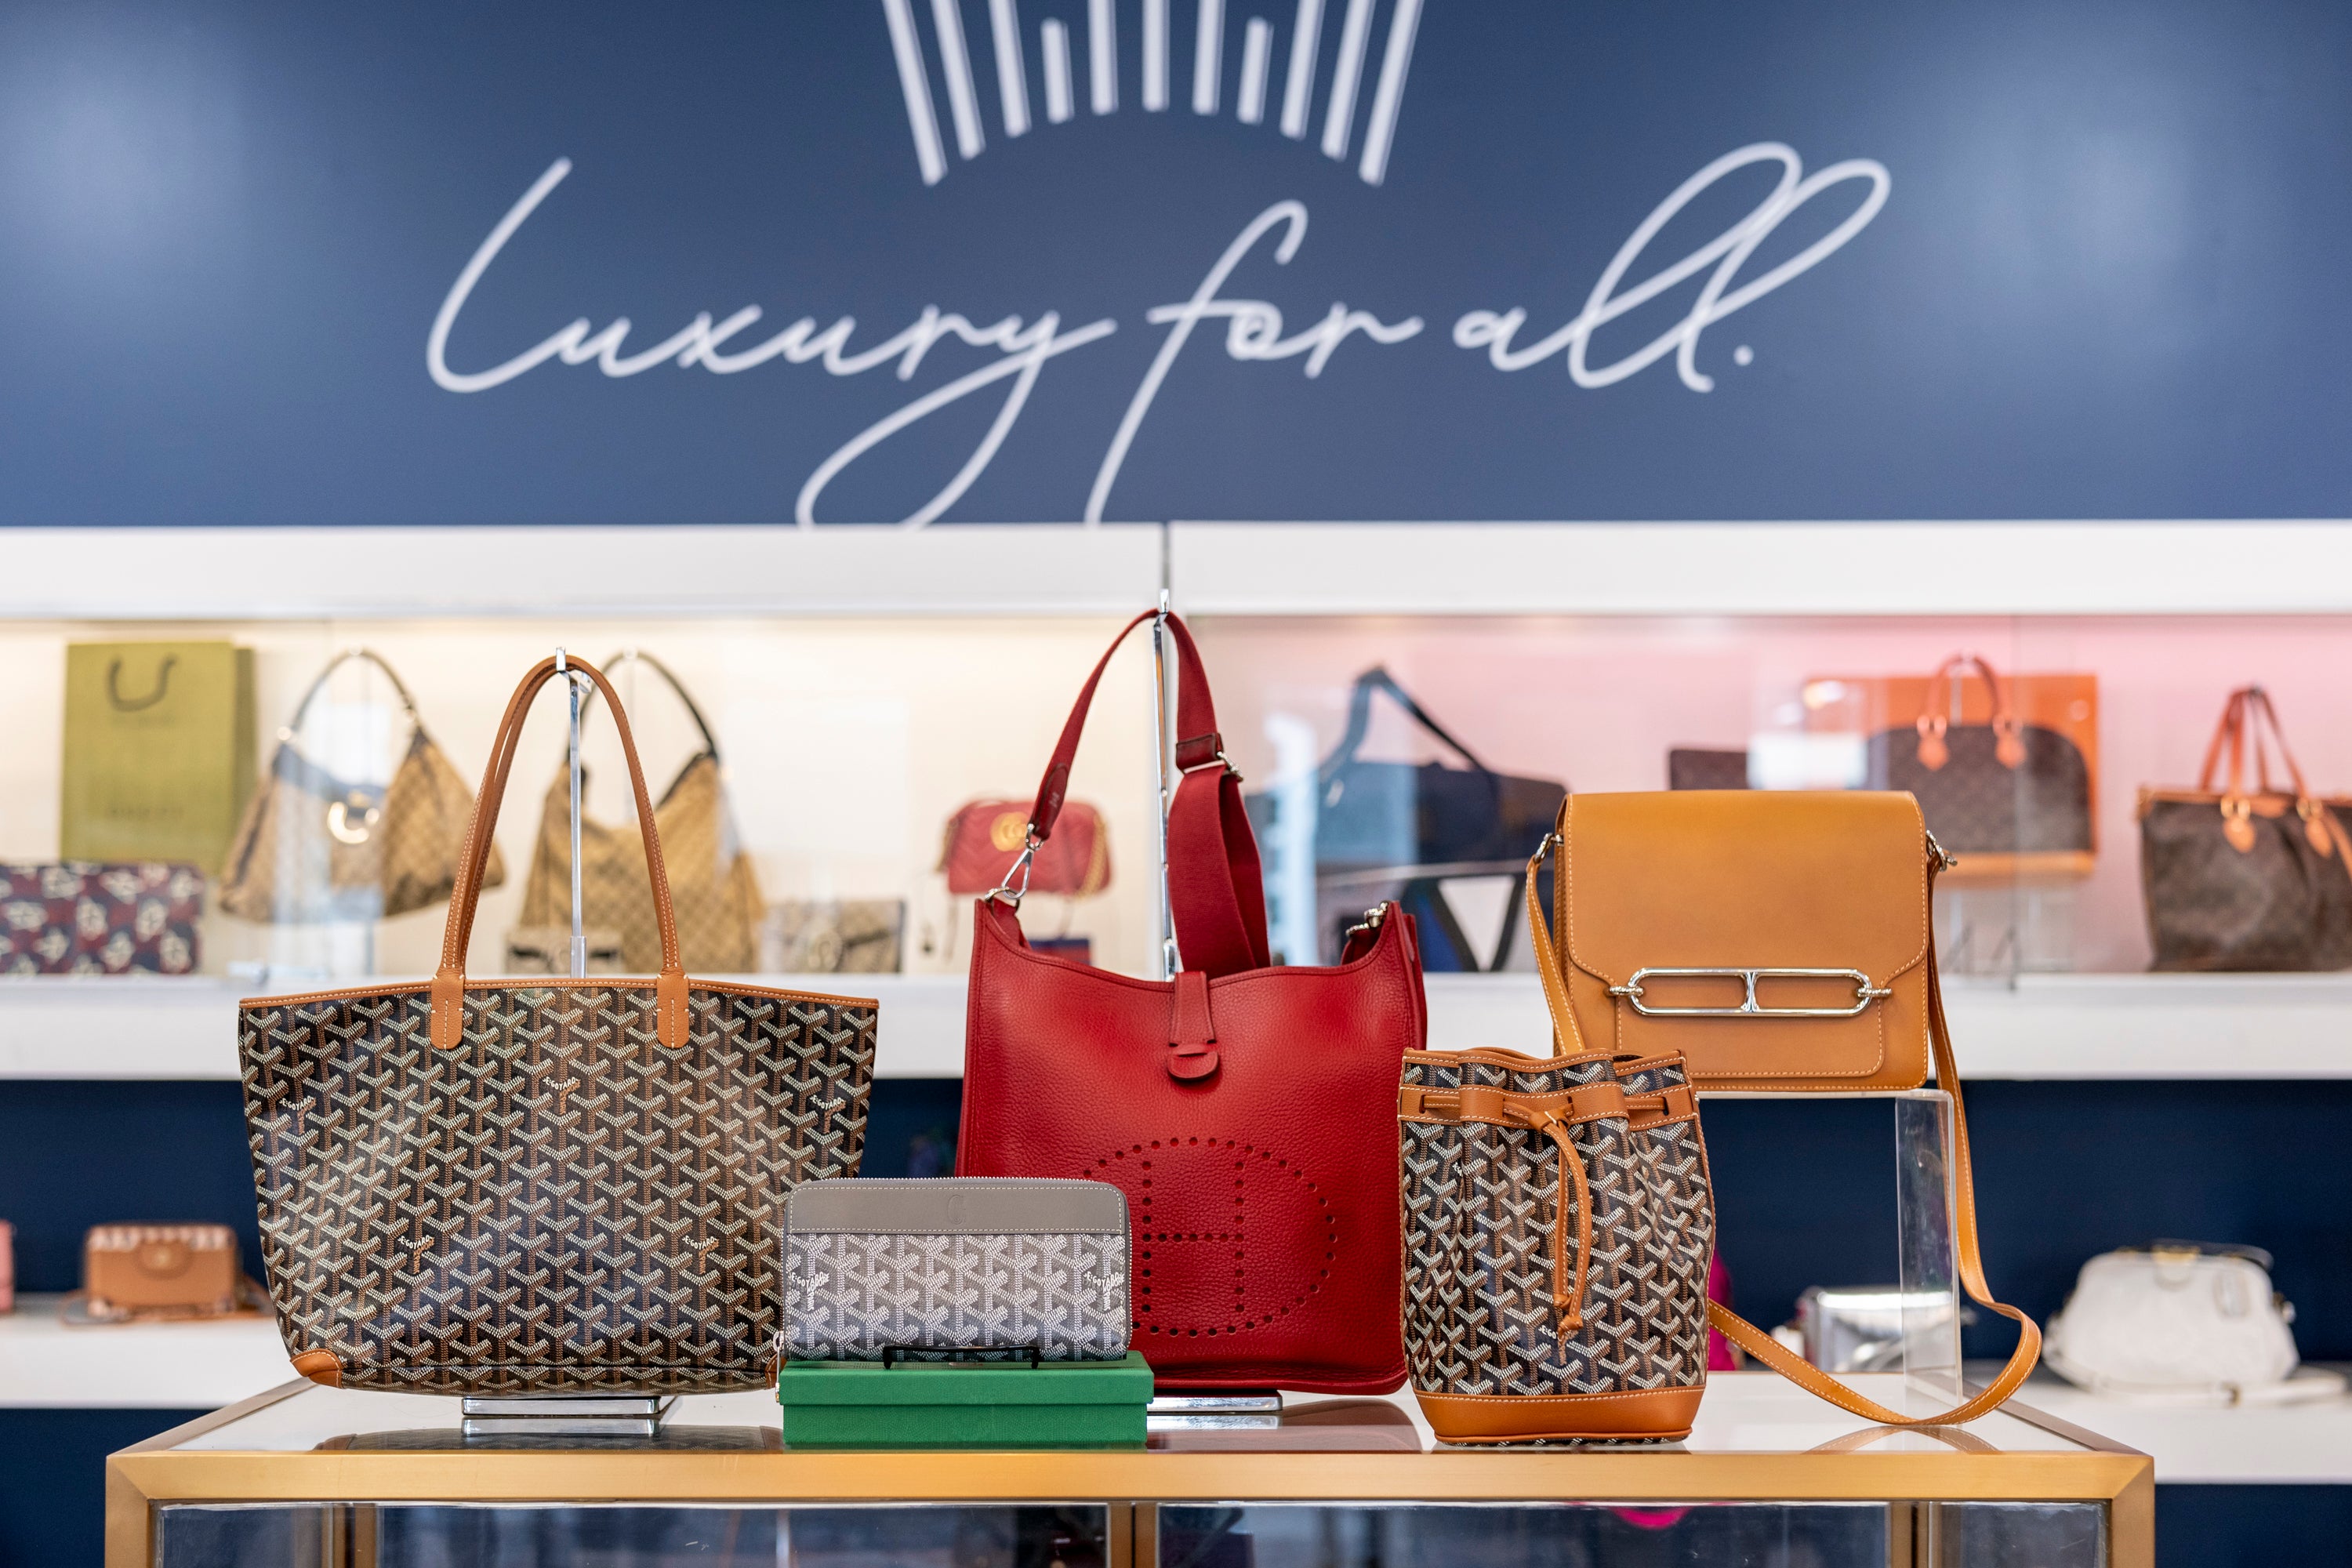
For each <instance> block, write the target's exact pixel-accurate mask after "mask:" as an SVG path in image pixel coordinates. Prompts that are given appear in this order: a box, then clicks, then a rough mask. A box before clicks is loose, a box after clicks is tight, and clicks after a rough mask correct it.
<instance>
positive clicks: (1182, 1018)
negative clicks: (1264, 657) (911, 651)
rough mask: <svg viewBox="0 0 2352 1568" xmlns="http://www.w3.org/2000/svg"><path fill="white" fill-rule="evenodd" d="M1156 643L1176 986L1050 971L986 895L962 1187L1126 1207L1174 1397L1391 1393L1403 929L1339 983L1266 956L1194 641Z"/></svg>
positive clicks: (1051, 806) (1416, 1019)
mask: <svg viewBox="0 0 2352 1568" xmlns="http://www.w3.org/2000/svg"><path fill="white" fill-rule="evenodd" d="M1151 618H1152V617H1151V616H1148V615H1147V616H1139V617H1137V619H1136V620H1134V621H1132V622H1130V623H1129V626H1128V627H1127V630H1129V631H1131V630H1133V629H1134V627H1135V626H1139V625H1141V624H1142V623H1143V622H1144V621H1146V620H1150V619H1151ZM1166 627H1167V631H1168V633H1169V634H1170V636H1171V639H1172V641H1173V645H1174V652H1175V656H1176V666H1177V699H1176V714H1177V733H1178V734H1179V735H1180V736H1181V737H1182V738H1181V740H1180V741H1179V742H1177V746H1176V752H1175V762H1176V765H1177V766H1178V768H1180V769H1181V770H1182V776H1181V781H1180V782H1179V784H1178V785H1177V789H1176V796H1175V799H1174V801H1173V802H1172V803H1171V807H1170V810H1169V816H1168V867H1167V872H1168V883H1169V889H1170V901H1171V911H1172V913H1173V915H1174V917H1175V926H1176V939H1177V944H1178V947H1179V950H1180V952H1181V955H1182V960H1183V968H1182V969H1181V971H1180V972H1179V973H1177V974H1176V975H1175V976H1174V977H1173V978H1172V979H1170V980H1164V981H1151V980H1139V979H1134V978H1130V977H1129V976H1127V975H1124V974H1114V973H1108V972H1107V971H1105V970H1100V969H1095V968H1092V967H1090V966H1088V965H1087V964H1083V963H1073V962H1071V961H1070V960H1067V959H1063V958H1055V957H1052V956H1049V955H1047V954H1045V953H1042V952H1036V951H1034V949H1032V948H1031V947H1030V946H1029V945H1028V943H1027V942H1025V941H1024V938H1023V936H1022V931H1021V919H1020V912H1019V907H1018V904H1019V900H1018V898H1017V896H1016V889H1014V888H1010V887H1008V888H1006V889H1002V890H1001V892H1000V893H999V894H997V895H992V896H991V897H988V898H984V899H982V900H979V901H978V902H977V903H976V904H975V905H974V906H973V917H972V919H973V926H974V931H973V938H972V953H971V986H970V995H971V1001H970V1009H971V1011H970V1016H969V1023H968V1027H967V1029H966V1033H965V1045H964V1100H963V1127H962V1136H961V1140H960V1141H959V1142H958V1143H957V1146H956V1163H957V1173H958V1174H959V1175H966V1176H1062V1177H1081V1178H1086V1179H1088V1180H1093V1181H1100V1182H1108V1183H1110V1184H1113V1185H1115V1186H1117V1187H1118V1188H1119V1189H1120V1190H1121V1191H1122V1192H1124V1193H1125V1194H1127V1200H1128V1205H1129V1213H1130V1214H1131V1215H1133V1216H1134V1229H1135V1241H1134V1245H1135V1269H1136V1282H1135V1349H1137V1350H1138V1351H1139V1352H1142V1354H1143V1357H1144V1359H1145V1360H1147V1361H1149V1362H1150V1363H1151V1367H1152V1371H1153V1372H1154V1373H1157V1374H1158V1377H1159V1381H1160V1384H1161V1385H1162V1386H1163V1387H1168V1388H1178V1389H1181V1388H1242V1387H1260V1388H1266V1387H1276V1386H1279V1387H1283V1388H1293V1389H1300V1390H1306V1391H1309V1392H1315V1393H1328V1394H1370V1393H1386V1392H1388V1391H1389V1390H1391V1389H1393V1388H1395V1387H1396V1386H1398V1384H1401V1383H1402V1382H1403V1381H1404V1339H1403V1331H1402V1324H1401V1322H1400V1320H1399V1316H1398V1300H1399V1295H1400V1291H1401V1288H1402V1286H1401V1282H1402V1263H1401V1258H1400V1251H1399V1247H1400V1237H1399V1229H1398V1224H1397V1194H1396V1177H1395V1173H1394V1168H1393V1167H1392V1165H1391V1163H1390V1155H1389V1150H1390V1148H1391V1146H1392V1142H1391V1141H1392V1139H1393V1137H1394V1132H1393V1129H1392V1127H1391V1121H1390V1119H1391V1116H1392V1115H1393V1110H1392V1109H1391V1107H1392V1105H1393V1103H1394V1100H1393V1097H1394V1095H1395V1092H1396V1081H1397V1070H1398V1065H1399V1063H1400V1062H1402V1059H1403V1057H1404V1053H1405V1052H1406V1050H1408V1049H1410V1048H1412V1047H1418V1046H1419V1045H1420V1044H1421V1043H1422V1041H1423V1037H1424V1033H1425V1030H1426V1012H1425V1007H1424V1004H1423V997H1422V989H1421V963H1420V957H1419V953H1418V952H1417V951H1416V948H1415V945H1414V931H1413V926H1412V921H1411V920H1410V919H1409V918H1407V917H1404V916H1402V915H1399V914H1397V913H1396V912H1395V911H1393V910H1388V909H1382V910H1374V911H1372V912H1371V913H1370V914H1368V915H1367V916H1366V917H1365V919H1364V921H1362V923H1361V928H1360V930H1359V931H1357V932H1356V933H1355V935H1354V936H1353V937H1351V938H1350V940H1349V944H1348V949H1347V952H1345V954H1344V956H1343V959H1342V962H1341V963H1339V965H1338V966H1336V967H1333V968H1314V967H1282V966H1277V965H1274V964H1271V963H1269V962H1268V957H1267V950H1266V929H1265V889H1264V888H1263V886H1262V884H1261V882H1260V880H1259V870H1258V858H1257V847H1256V844H1255V841H1254V840H1253V839H1252V837H1251V836H1250V826H1249V819H1248V817H1247V816H1246V815H1245V814H1244V810H1243V807H1242V799H1241V787H1240V784H1241V780H1240V776H1239V775H1238V774H1237V773H1234V770H1233V768H1232V766H1231V765H1230V764H1229V763H1227V762H1226V760H1225V755H1224V742H1223V739H1222V738H1221V737H1220V736H1219V735H1218V733H1217V721H1216V713H1215V710H1214V709H1213V706H1212V704H1211V701H1210V697H1209V683H1208V679H1207V676H1206V674H1205V673H1204V671H1203V670H1202V666H1201V657H1200V651H1199V649H1198V648H1196V647H1194V646H1193V643H1192V635H1191V633H1190V632H1188V631H1187V630H1186V629H1185V626H1184V623H1183V622H1182V621H1181V620H1178V619H1176V618H1175V617H1174V616H1169V617H1168V618H1167V620H1166ZM1120 635H1121V637H1124V636H1125V635H1126V633H1125V632H1124V631H1123V632H1122V633H1121V634H1120ZM1113 647H1114V648H1116V647H1117V644H1116V643H1114V644H1113ZM1109 660H1110V656H1109V654H1108V653H1106V654H1105V655H1104V656H1103V660H1102V663H1100V664H1097V666H1096V667H1095V671H1094V674H1093V675H1092V676H1090V677H1088V678H1087V683H1086V686H1085V688H1084V689H1082V690H1081V691H1080V692H1079V694H1078V701H1077V706H1076V710H1073V711H1072V713H1071V715H1070V719H1069V722H1068V723H1067V724H1066V726H1065V727H1064V729H1063V731H1062V737H1061V742H1060V743H1059V744H1058V745H1057V746H1056V747H1055V752H1054V757H1053V761H1052V763H1051V764H1050V765H1049V766H1048V767H1047V768H1046V770H1045V782H1044V783H1043V784H1042V785H1041V786H1040V787H1039V789H1038V792H1037V798H1036V801H1035V803H1034V805H1033V806H1032V807H1031V810H1030V814H1029V820H1028V840H1029V843H1030V844H1032V845H1043V844H1045V842H1047V841H1048V840H1049V838H1050V837H1051V836H1052V834H1053V832H1054V826H1055V817H1056V816H1057V815H1058V813H1059V812H1060V810H1061V806H1062V803H1063V798H1064V795H1065V792H1066V789H1067V786H1068V783H1069V773H1070V764H1071V761H1072V759H1073V758H1074V757H1075V756H1076V751H1077V744H1078V737H1079V734H1080V732H1081V731H1083V729H1084V727H1085V724H1086V719H1087V708H1088V706H1089V704H1091V702H1092V701H1093V700H1094V693H1095V687H1096V685H1097V682H1099V681H1100V679H1102V673H1103V667H1104V665H1107V664H1108V663H1109Z"/></svg>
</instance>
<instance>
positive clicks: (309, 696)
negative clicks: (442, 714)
mask: <svg viewBox="0 0 2352 1568" xmlns="http://www.w3.org/2000/svg"><path fill="white" fill-rule="evenodd" d="M354 660H361V661H364V662H366V663H368V664H371V665H373V666H374V667H375V668H378V669H380V670H382V671H383V676H384V679H386V680H388V681H389V682H391V684H392V689H393V692H394V695H395V696H397V697H398V698H399V699H400V706H401V709H402V710H403V711H404V713H405V714H406V715H407V718H408V724H409V734H408V747H407V750H406V751H405V752H403V753H402V755H401V759H400V763H399V765H398V766H397V767H395V768H394V770H393V774H392V781H391V782H390V783H389V784H352V783H350V782H348V781H346V780H343V779H341V778H338V777H336V776H335V775H334V774H333V773H331V772H329V771H328V770H327V769H326V768H324V767H322V766H320V764H319V763H316V762H314V761H312V760H311V759H310V757H308V756H305V755H304V754H303V752H302V748H301V746H300V745H299V742H298V739H297V737H299V735H300V733H301V731H302V721H303V719H304V718H305V717H306V716H307V715H308V714H309V713H310V704H311V703H313V702H315V701H317V700H318V698H319V693H320V692H321V691H323V690H325V689H326V686H327V680H328V678H329V677H331V676H332V675H333V674H334V673H335V671H336V670H337V669H339V668H341V667H342V666H344V665H346V664H349V663H351V662H352V661H354ZM473 810H474V797H473V795H472V793H471V792H469V791H468V790H467V788H466V781H465V780H464V779H463V778H461V777H459V776H458V773H457V769H456V768H454V767H452V766H451V765H450V763H449V759H448V758H447V757H446V756H445V755H443V754H442V752H441V748H440V747H439V746H437V745H436V744H435V743H434V742H433V737H432V736H431V735H429V734H427V733H426V732H425V721H424V719H423V718H422V717H420V716H419V715H418V713H417V711H416V700H415V698H414V697H412V696H410V695H409V692H408V688H407V686H406V685H405V684H404V683H403V682H402V680H401V679H400V677H399V676H398V675H396V674H394V672H393V668H392V666H390V665H389V664H386V663H385V662H384V661H383V658H380V657H378V656H377V655H376V654H374V653H373V652H371V651H370V650H368V649H366V648H363V647H362V648H352V649H351V650H349V651H347V652H343V653H339V654H337V655H336V656H335V657H334V658H331V659H330V660H328V661H327V667H326V668H324V669H322V670H320V672H319V677H318V679H316V680H313V681H312V682H311V683H310V690H308V691H306V692H304V693H303V694H302V700H301V701H300V702H299V703H297V704H295V707H294V717H293V718H292V719H290V720H289V721H287V724H286V727H285V728H284V729H282V730H280V731H278V750H277V752H276V753H275V754H274V755H272V757H271V758H270V762H269V776H268V778H267V779H266V780H264V781H263V783H262V786H261V788H260V789H258V790H257V791H256V792H255V793H254V796H253V799H252V800H251V801H250V802H248V803H247V805H246V808H245V818H244V820H243V821H241V822H239V823H238V824H237V829H236V840H235V841H234V842H233V843H232V844H230V846H229V851H228V868H227V869H226V871H225V872H224V873H223V880H222V884H221V891H220V906H221V908H222V909H224V910H227V911H228V912H229V913H230V914H233V915H235V916H236V917H237V918H238V919H240V920H248V921H352V920H357V921H372V920H377V919H389V918H391V917H392V916H394V915H404V914H407V913H408V912H410V911H411V910H422V909H429V908H430V907H432V906H433V905H435V904H437V903H439V902H440V901H441V900H444V899H446V898H447V897H448V896H449V890H450V889H452V888H453V887H455V886H456V885H457V861H458V857H459V855H460V853H461V852H462V851H463V849H464V847H465V842H466V824H467V819H468V818H469V817H470V816H472V815H473ZM504 880H506V862H505V861H503V860H502V859H500V858H499V852H498V847H497V846H495V845H493V846H492V847H491V848H490V858H489V864H488V868H486V869H485V870H484V871H483V873H482V886H484V887H485V888H495V887H497V886H498V885H499V883H500V882H503V881H504Z"/></svg>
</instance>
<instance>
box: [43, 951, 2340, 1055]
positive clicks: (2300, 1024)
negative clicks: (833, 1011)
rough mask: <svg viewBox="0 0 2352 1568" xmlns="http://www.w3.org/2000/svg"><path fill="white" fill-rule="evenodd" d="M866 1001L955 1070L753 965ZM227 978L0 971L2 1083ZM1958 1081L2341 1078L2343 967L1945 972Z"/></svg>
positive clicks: (1495, 1034) (949, 1047) (925, 979)
mask: <svg viewBox="0 0 2352 1568" xmlns="http://www.w3.org/2000/svg"><path fill="white" fill-rule="evenodd" d="M760 981H761V984H771V985H782V986H786V987H790V988H796V989H803V990H809V991H817V992H824V993H830V994H856V995H861V996H872V997H874V998H875V999H876V1000H877V1002H878V1003H879V1004H880V1005H881V1009H882V1024H881V1038H880V1049H879V1053H878V1057H877V1064H876V1069H875V1070H876V1073H877V1076H878V1077H882V1078H955V1077H958V1076H959V1075H961V1072H962V1071H963V1030H964V981H963V976H961V974H820V975H763V976H761V977H760ZM247 989H248V988H247V987H246V986H244V985H241V984H237V983H236V982H231V981H225V980H210V979H200V980H12V981H0V1079H234V1078H236V1076H237V1071H236V1003H237V1000H238V998H239V997H240V996H241V995H243V994H246V993H247ZM1428 993H1429V1034H1430V1043H1431V1045H1433V1046H1434V1047H1439V1048H1441V1049H1455V1048H1461V1047H1470V1046H1501V1047H1507V1048H1509V1049H1513V1050H1522V1051H1538V1050H1541V1049H1543V1048H1544V1042H1545V1041H1546V1040H1547V1039H1548V1038H1549V1036H1550V1027H1551V1026H1550V1021H1549V1017H1548V1016H1547V1015H1546V1014H1545V1012H1544V1003H1543V993H1542V990H1541V989H1540V988H1539V987H1538V985H1537V984H1536V980H1535V976H1533V975H1532V974H1433V975H1431V976H1430V977H1429V980H1428ZM1946 993H1947V995H1946V1000H1947V1002H1948V1005H1949V1009H1950V1013H1951V1022H1952V1036H1953V1043H1954V1045H1955V1047H1956V1048H1957V1049H1958V1053H1959V1059H1960V1071H1961V1072H1962V1074H1963V1075H1965V1076H1966V1077H1968V1078H1971V1079H2352V974H2034V975H2025V976H2021V978H2019V979H2018V980H2017V981H2016V982H2014V983H2010V982H2005V981H1993V980H1973V979H1968V978H1956V979H1953V980H1950V981H1948V982H1947V983H1946Z"/></svg>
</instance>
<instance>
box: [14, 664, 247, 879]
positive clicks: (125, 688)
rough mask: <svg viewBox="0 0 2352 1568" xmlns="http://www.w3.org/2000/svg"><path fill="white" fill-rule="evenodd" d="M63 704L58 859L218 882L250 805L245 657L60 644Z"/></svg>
mask: <svg viewBox="0 0 2352 1568" xmlns="http://www.w3.org/2000/svg"><path fill="white" fill-rule="evenodd" d="M65 702H66V711H65V752H64V761H63V764H62V767H61V769H60V774H59V781H58V782H59V786H60V787H59V805H58V859H60V860H128V861H184V862H185V863H186V864H188V865H191V866H194V867H195V868H197V869H198V870H200V871H202V872H204V873H205V875H206V876H207V877H211V876H217V875H218V874H219V872H220V868H221V859H222V857H223V856H224V855H225V854H226V852H227V850H228V845H229V840H230V838H232V837H235V835H236V824H237V819H238V817H239V816H240V815H241V814H242V813H243V812H244V810H245V803H246V800H247V797H248V796H250V795H252V794H253V784H254V760H255V752H256V746H255V743H254V734H253V711H254V704H253V650H252V649H251V648H249V647H237V646H236V644H234V643H226V642H120V643H71V644H68V646H67V647H66V691H65Z"/></svg>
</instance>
